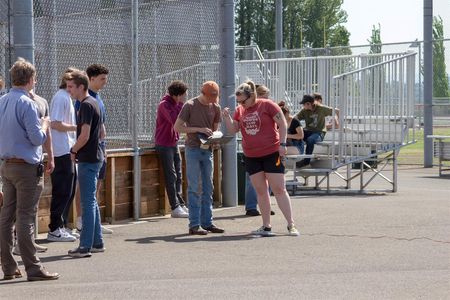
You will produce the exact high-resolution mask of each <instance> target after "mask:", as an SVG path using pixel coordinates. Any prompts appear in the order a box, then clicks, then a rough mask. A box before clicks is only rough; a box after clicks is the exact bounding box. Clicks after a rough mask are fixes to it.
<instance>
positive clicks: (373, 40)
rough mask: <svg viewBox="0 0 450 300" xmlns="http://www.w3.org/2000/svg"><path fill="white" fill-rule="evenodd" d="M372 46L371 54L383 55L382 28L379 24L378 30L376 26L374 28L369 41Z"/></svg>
mask: <svg viewBox="0 0 450 300" xmlns="http://www.w3.org/2000/svg"><path fill="white" fill-rule="evenodd" d="M367 41H368V42H369V44H370V51H369V53H370V54H374V53H381V44H382V42H381V26H380V24H378V28H376V27H375V25H373V26H372V35H371V36H370V39H369V40H367Z"/></svg>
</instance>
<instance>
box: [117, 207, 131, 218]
mask: <svg viewBox="0 0 450 300" xmlns="http://www.w3.org/2000/svg"><path fill="white" fill-rule="evenodd" d="M132 217H133V205H132V203H123V204H117V205H116V221H120V220H126V219H130V218H132Z"/></svg>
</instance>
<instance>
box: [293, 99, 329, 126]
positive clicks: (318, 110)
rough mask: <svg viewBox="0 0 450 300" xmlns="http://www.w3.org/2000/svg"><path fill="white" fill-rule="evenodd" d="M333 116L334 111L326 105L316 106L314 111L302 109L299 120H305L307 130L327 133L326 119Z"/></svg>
mask: <svg viewBox="0 0 450 300" xmlns="http://www.w3.org/2000/svg"><path fill="white" fill-rule="evenodd" d="M331 115H333V109H332V108H331V107H328V106H325V105H316V106H315V107H314V109H313V110H306V109H302V110H301V111H300V112H299V113H298V114H297V119H299V120H305V128H304V129H305V130H308V131H313V132H320V131H323V132H326V131H327V128H326V124H325V117H327V116H331Z"/></svg>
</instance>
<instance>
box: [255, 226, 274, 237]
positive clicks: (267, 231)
mask: <svg viewBox="0 0 450 300" xmlns="http://www.w3.org/2000/svg"><path fill="white" fill-rule="evenodd" d="M252 234H254V235H260V236H274V235H275V234H274V233H273V232H272V227H265V226H261V227H260V228H258V229H256V230H254V231H252Z"/></svg>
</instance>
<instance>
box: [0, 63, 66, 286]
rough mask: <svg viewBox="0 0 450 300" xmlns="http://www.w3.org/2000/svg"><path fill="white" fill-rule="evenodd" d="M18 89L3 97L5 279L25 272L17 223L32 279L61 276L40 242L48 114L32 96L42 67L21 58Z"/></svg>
mask: <svg viewBox="0 0 450 300" xmlns="http://www.w3.org/2000/svg"><path fill="white" fill-rule="evenodd" d="M10 73H11V82H12V85H13V88H12V89H11V90H10V92H9V93H8V94H6V95H5V96H3V97H1V98H0V140H1V141H8V142H7V143H0V158H1V159H2V160H3V161H4V163H3V165H2V166H1V169H0V172H1V175H2V179H3V192H4V199H3V207H2V211H1V213H0V253H1V264H2V270H3V273H4V277H3V278H4V279H5V280H10V279H14V278H20V277H22V273H21V272H20V270H19V267H18V264H17V262H16V261H15V259H14V257H13V255H12V246H13V225H14V220H15V219H16V233H17V236H18V244H19V247H20V249H21V256H22V261H23V264H24V266H25V271H26V273H27V276H28V280H29V281H36V280H53V279H58V278H59V274H58V273H49V272H47V271H46V270H45V269H44V268H43V267H42V265H41V262H40V260H39V258H38V257H37V256H36V248H35V247H34V244H33V240H34V230H33V227H34V221H35V218H36V211H37V208H38V202H39V198H38V197H35V195H36V193H37V191H38V190H39V189H40V188H42V185H43V184H44V181H43V175H44V168H43V164H42V159H43V156H42V145H43V144H44V143H45V142H46V140H47V134H46V132H47V129H48V127H49V125H50V120H49V119H48V118H39V116H38V107H37V105H36V103H35V102H34V101H33V100H32V99H31V98H30V91H31V90H32V89H33V87H34V83H35V78H36V69H35V68H34V66H33V65H32V64H31V63H29V62H27V61H25V60H24V59H19V60H18V61H16V62H15V63H14V65H13V66H12V68H11V71H10Z"/></svg>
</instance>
